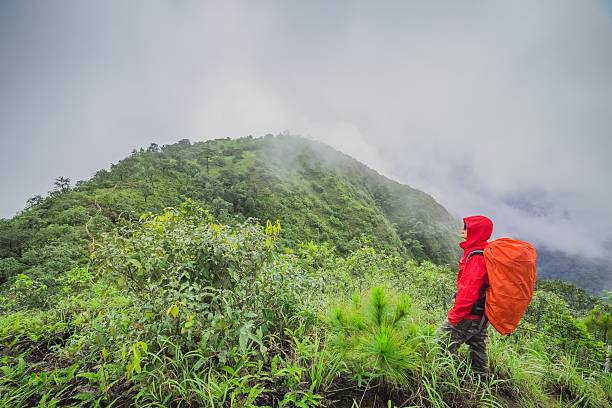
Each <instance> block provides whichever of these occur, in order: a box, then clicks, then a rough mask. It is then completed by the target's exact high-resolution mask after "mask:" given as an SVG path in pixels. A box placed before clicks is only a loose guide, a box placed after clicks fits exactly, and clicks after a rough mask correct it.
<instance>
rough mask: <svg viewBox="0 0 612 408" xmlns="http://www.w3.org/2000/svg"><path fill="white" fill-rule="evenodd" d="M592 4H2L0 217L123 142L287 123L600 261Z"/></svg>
mask: <svg viewBox="0 0 612 408" xmlns="http://www.w3.org/2000/svg"><path fill="white" fill-rule="evenodd" d="M610 4H611V3H610V2H608V1H552V0H551V1H537V2H533V1H524V2H521V1H517V2H488V1H466V2H456V1H446V2H416V1H415V2H409V1H401V2H400V1H398V2H376V3H374V2H356V1H346V2H343V1H335V2H323V1H321V2H316V1H314V2H312V1H311V2H299V3H298V2H284V1H265V2H248V1H245V2H229V1H228V2H196V1H194V2H189V1H182V2H151V1H141V2H138V1H132V2H129V3H126V2H118V1H105V2H97V3H95V2H86V1H74V2H70V1H56V2H17V1H14V2H12V3H9V2H2V3H0V89H2V93H1V95H2V97H1V98H0V137H1V142H2V147H1V150H0V187H1V188H2V200H1V201H0V216H2V217H10V216H12V215H14V214H15V212H16V211H18V210H20V209H21V208H23V206H24V205H25V201H26V200H27V198H29V197H31V196H33V195H35V194H44V193H45V192H46V191H47V190H49V189H50V188H51V185H52V183H53V180H54V178H55V177H58V176H66V177H70V178H71V179H73V180H79V179H85V178H88V177H90V176H91V175H92V174H93V173H94V172H95V171H97V170H98V169H100V168H108V166H109V165H110V163H112V162H116V161H118V160H120V159H121V158H123V157H125V156H126V155H128V154H129V152H130V151H131V150H132V149H133V148H138V147H142V146H145V147H146V146H148V145H149V144H150V143H151V142H156V143H158V144H165V143H174V142H176V141H178V140H179V139H182V138H189V139H191V140H192V141H199V140H205V139H212V138H218V137H241V136H247V135H253V136H258V135H263V134H266V133H279V132H282V131H285V130H289V131H290V132H291V133H292V134H301V135H303V136H305V137H309V138H312V139H316V140H320V141H323V142H326V143H328V144H330V145H331V146H333V147H335V148H337V149H339V150H342V151H344V152H345V153H348V154H350V155H352V156H353V157H355V158H357V159H359V160H361V161H363V162H364V163H366V164H367V165H369V166H370V167H372V168H374V169H376V170H378V171H379V172H380V173H382V174H384V175H386V176H388V177H390V178H393V179H395V180H398V181H400V182H403V183H405V184H408V185H411V186H413V187H416V188H419V189H421V190H423V191H425V192H427V193H429V194H431V195H432V196H434V198H436V200H438V201H439V202H440V203H441V204H443V205H444V206H445V207H446V208H447V209H449V211H451V212H452V213H453V214H454V215H455V216H457V217H462V216H466V215H472V214H486V215H489V216H490V217H491V218H493V220H494V222H495V231H494V233H495V235H496V236H502V235H511V236H515V237H518V238H523V239H527V240H532V241H536V242H538V243H541V244H544V245H546V246H549V247H551V248H553V249H560V250H564V251H567V252H570V253H573V252H574V253H575V252H579V253H582V254H585V255H588V256H597V257H605V258H608V259H611V260H612V188H611V183H610V181H609V177H610V174H612V164H611V161H610V155H611V153H612V137H611V134H610V132H611V130H612V75H611V74H610V73H611V72H612V7H611V5H610Z"/></svg>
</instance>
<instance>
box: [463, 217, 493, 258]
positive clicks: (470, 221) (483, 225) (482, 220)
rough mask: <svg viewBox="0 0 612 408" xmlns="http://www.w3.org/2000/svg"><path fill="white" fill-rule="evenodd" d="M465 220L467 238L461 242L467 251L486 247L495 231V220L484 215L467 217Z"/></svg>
mask: <svg viewBox="0 0 612 408" xmlns="http://www.w3.org/2000/svg"><path fill="white" fill-rule="evenodd" d="M463 222H464V223H465V225H466V226H467V239H466V240H465V241H463V242H462V243H460V244H459V246H460V247H461V248H463V250H464V251H465V253H468V252H471V251H474V250H476V249H484V248H485V247H486V246H487V244H488V242H487V241H488V240H489V238H491V234H492V233H493V221H491V220H490V219H488V218H487V217H485V216H482V215H475V216H473V217H466V218H464V219H463Z"/></svg>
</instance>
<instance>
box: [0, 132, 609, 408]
mask: <svg viewBox="0 0 612 408" xmlns="http://www.w3.org/2000/svg"><path fill="white" fill-rule="evenodd" d="M255 217H256V218H255ZM258 219H259V220H261V221H258ZM455 227H456V225H455V221H454V220H453V219H452V217H450V216H449V215H448V213H446V211H445V210H444V209H443V208H442V207H441V206H439V205H438V204H437V203H435V201H434V200H433V199H431V197H428V196H427V195H425V194H424V193H421V192H418V191H416V190H412V189H410V188H408V187H405V186H401V185H399V184H397V183H394V182H392V181H389V180H387V179H384V178H382V177H381V176H379V175H378V174H376V173H375V172H373V171H372V170H369V169H367V168H366V167H365V166H363V165H361V164H359V163H358V162H356V161H354V160H352V159H350V158H348V157H344V156H342V155H340V154H338V153H337V152H334V151H331V150H329V148H327V147H325V146H323V145H317V144H312V143H310V142H307V141H305V140H303V139H299V138H291V137H284V138H273V137H268V138H263V139H252V138H244V139H240V140H238V141H230V140H225V139H224V140H218V141H214V142H208V143H199V144H195V145H191V144H190V143H189V142H188V141H182V142H179V143H178V144H177V145H173V146H166V147H164V148H163V149H160V148H159V147H157V146H155V145H152V146H151V147H150V148H149V149H148V151H135V152H134V153H133V154H132V155H131V156H130V157H129V158H127V159H125V160H123V161H122V162H120V163H118V164H117V165H115V166H113V167H112V169H111V171H110V172H107V171H101V172H98V173H97V174H96V176H94V178H93V179H92V180H90V181H86V182H81V183H78V184H77V186H75V187H74V188H72V187H71V186H70V183H69V181H68V180H66V179H61V178H60V179H58V180H57V183H56V185H55V186H54V189H53V190H52V191H51V192H50V193H49V195H48V196H47V197H44V198H42V197H35V198H33V199H31V200H30V202H29V204H28V208H27V209H25V210H24V211H23V212H22V213H20V214H19V215H18V216H17V217H15V218H13V219H11V220H1V221H0V407H3V406H6V407H20V406H41V407H43V406H44V407H47V406H49V407H53V406H115V407H118V406H129V405H136V406H155V407H160V406H168V407H170V406H172V407H178V406H187V407H189V406H193V407H196V406H197V407H200V406H204V407H206V406H208V407H218V406H233V407H250V406H270V407H276V406H279V407H282V406H285V407H295V406H297V407H309V406H338V407H355V406H364V407H365V406H368V407H370V406H376V407H388V406H397V407H407V406H433V407H464V406H474V407H476V406H482V405H485V406H500V407H506V406H521V407H522V406H524V407H548V406H561V407H563V406H581V407H607V406H610V404H612V376H611V375H610V373H606V360H607V359H609V354H607V349H606V346H607V345H608V344H610V332H611V330H610V324H611V323H610V308H611V306H610V299H607V300H606V299H601V298H594V297H591V296H589V295H587V294H586V293H585V292H584V291H581V290H579V289H577V288H576V287H575V286H573V285H570V284H566V283H563V282H541V283H540V285H539V288H538V290H537V291H536V294H535V296H534V299H533V301H532V304H531V305H530V308H529V309H528V312H527V314H526V316H525V318H524V320H523V322H522V323H521V325H520V326H519V328H518V330H517V331H516V332H515V333H514V334H512V335H511V336H509V337H506V338H503V337H501V336H499V335H497V334H496V333H494V332H493V330H492V329H491V330H490V334H491V337H490V341H489V351H490V352H489V365H490V368H491V371H492V377H491V378H490V379H489V380H488V381H487V382H486V383H480V382H479V381H478V380H475V379H474V378H473V377H472V375H471V371H470V368H469V367H468V366H467V364H468V363H467V361H468V360H469V359H468V358H466V353H465V350H462V352H461V355H460V356H459V358H458V359H455V358H453V357H452V356H449V355H447V354H446V353H445V352H444V351H443V350H440V349H439V347H438V345H437V342H436V339H437V338H436V333H435V330H436V327H437V326H438V325H439V324H440V323H441V322H442V321H443V320H444V318H445V315H446V312H447V310H448V308H449V307H450V304H451V302H452V294H453V292H454V282H455V274H454V272H453V269H454V265H453V266H452V267H449V266H447V265H446V264H450V263H451V262H452V263H454V260H455V258H454V256H455V252H454V251H455V250H456V249H455V245H456V242H453V235H451V232H450V231H451V230H452V228H455ZM608 364H609V362H608Z"/></svg>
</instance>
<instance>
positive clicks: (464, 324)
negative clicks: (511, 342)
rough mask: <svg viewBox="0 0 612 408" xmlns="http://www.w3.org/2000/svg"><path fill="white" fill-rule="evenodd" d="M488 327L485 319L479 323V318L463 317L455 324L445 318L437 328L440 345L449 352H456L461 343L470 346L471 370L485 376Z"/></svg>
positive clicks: (486, 371) (486, 370) (486, 369)
mask: <svg viewBox="0 0 612 408" xmlns="http://www.w3.org/2000/svg"><path fill="white" fill-rule="evenodd" d="M488 327H489V322H488V321H486V320H485V321H484V322H482V323H481V321H480V320H470V319H463V320H461V322H459V324H458V325H456V326H453V325H452V324H450V322H449V321H448V320H447V321H445V322H444V323H443V324H442V326H440V328H439V329H438V332H439V335H440V341H441V344H442V346H443V347H445V348H447V349H448V351H450V352H451V353H453V354H456V353H457V350H458V349H459V346H461V345H462V344H463V343H466V344H467V345H468V346H469V347H470V359H471V361H472V371H474V373H475V374H477V375H478V376H479V377H486V376H487V374H488V372H489V370H488V368H487V350H486V340H487V328H488Z"/></svg>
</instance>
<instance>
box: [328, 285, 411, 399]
mask: <svg viewBox="0 0 612 408" xmlns="http://www.w3.org/2000/svg"><path fill="white" fill-rule="evenodd" d="M409 312H410V301H409V299H408V297H407V296H405V295H396V294H394V293H392V292H390V291H386V290H385V289H383V288H381V287H377V288H374V289H372V290H371V291H370V292H367V293H366V294H365V295H361V294H359V293H355V294H354V295H353V298H352V299H351V301H350V302H347V303H344V304H341V305H339V306H337V307H335V308H334V309H333V310H332V313H331V317H330V322H331V326H332V328H333V330H334V333H335V338H334V345H335V348H336V350H337V351H338V352H339V353H340V354H342V355H343V356H344V358H345V361H346V362H347V365H348V366H349V367H350V368H351V369H352V370H353V372H354V373H355V375H356V376H358V377H362V378H364V379H367V380H368V382H371V381H374V382H376V383H378V384H380V385H383V386H386V387H389V388H399V387H402V386H405V385H407V384H408V382H409V378H410V377H409V376H410V374H411V373H413V372H414V371H415V370H416V369H418V367H419V362H420V361H421V359H420V355H419V344H420V342H421V340H420V334H419V330H418V329H417V326H416V325H415V324H414V323H413V322H412V321H411V318H410V314H409ZM364 370H366V371H364Z"/></svg>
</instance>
